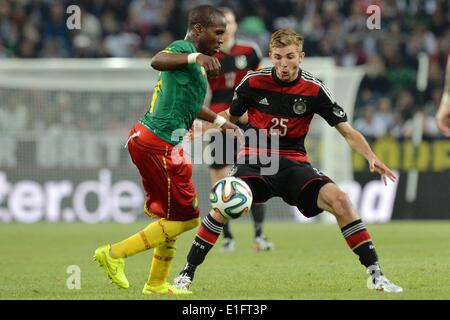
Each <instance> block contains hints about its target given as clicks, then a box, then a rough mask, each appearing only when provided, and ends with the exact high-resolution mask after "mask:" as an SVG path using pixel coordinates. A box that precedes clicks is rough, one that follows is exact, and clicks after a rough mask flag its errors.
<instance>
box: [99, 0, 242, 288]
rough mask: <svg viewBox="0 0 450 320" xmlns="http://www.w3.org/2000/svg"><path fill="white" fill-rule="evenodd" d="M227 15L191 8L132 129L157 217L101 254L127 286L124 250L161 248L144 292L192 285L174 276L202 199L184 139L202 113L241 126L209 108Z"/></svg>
mask: <svg viewBox="0 0 450 320" xmlns="http://www.w3.org/2000/svg"><path fill="white" fill-rule="evenodd" d="M225 29H226V21H225V17H224V15H223V13H222V12H221V11H219V10H217V9H216V8H214V7H212V6H206V5H205V6H199V7H196V8H194V9H192V10H191V11H190V12H189V16H188V31H187V35H186V38H185V39H184V40H178V41H175V42H173V43H172V44H170V45H169V46H168V47H167V48H166V49H165V50H163V51H161V52H159V53H158V54H156V55H155V56H154V57H153V59H152V62H151V66H152V67H153V68H154V69H156V70H158V71H161V73H160V77H159V80H158V82H157V84H156V87H155V89H154V93H153V96H152V98H151V102H150V107H149V110H148V111H147V113H146V114H145V115H144V116H143V117H142V118H141V119H140V120H139V122H138V123H137V124H136V125H135V126H134V127H133V128H132V129H131V131H130V134H129V139H128V143H127V146H128V150H129V153H130V156H131V159H132V161H133V163H134V164H135V165H136V167H137V168H138V170H139V173H140V175H141V177H142V184H143V186H144V190H145V192H146V201H145V205H144V212H145V213H146V214H147V215H148V216H150V217H152V218H155V219H157V220H156V221H155V222H153V223H150V224H149V225H148V226H147V227H146V228H144V229H143V230H141V231H140V232H138V233H136V234H134V235H132V236H131V237H129V238H127V239H125V240H123V241H120V242H117V243H114V244H112V245H109V244H108V245H104V246H101V247H99V248H98V249H97V250H96V251H95V255H94V258H95V260H97V261H98V262H99V264H100V266H101V267H103V269H104V270H105V271H106V274H107V275H108V277H109V278H110V279H111V280H112V282H113V283H115V284H116V285H117V286H118V287H119V288H125V289H126V288H128V287H129V282H128V280H127V278H126V276H125V273H124V266H125V262H124V258H126V257H129V256H132V255H134V254H136V253H139V252H142V251H145V250H148V249H151V248H154V252H153V260H152V263H151V268H150V274H149V277H148V280H147V282H146V284H145V286H144V289H143V291H142V292H143V293H146V294H152V293H163V294H167V293H169V294H170V293H171V294H178V293H186V292H183V291H181V290H177V289H175V288H171V285H170V284H169V283H168V282H166V278H167V275H168V273H169V270H170V266H171V263H172V261H173V258H174V256H175V252H176V241H177V237H178V236H179V235H180V234H181V233H183V232H185V231H187V230H190V229H192V228H195V227H196V226H198V224H199V207H198V200H197V196H196V193H195V188H194V184H193V181H192V164H191V163H190V162H189V161H188V160H187V159H186V158H185V155H184V153H183V149H182V148H181V147H179V146H177V145H178V144H179V143H180V142H181V141H182V139H183V136H185V134H186V133H187V131H188V130H189V129H190V128H191V126H192V123H193V121H194V120H195V119H196V118H199V119H201V120H205V121H209V122H212V123H213V124H214V125H216V126H217V127H218V128H221V129H222V130H226V129H232V130H235V131H236V132H239V128H238V127H237V126H236V125H234V124H233V123H231V122H229V121H226V120H225V119H224V118H223V117H221V116H218V115H217V114H216V113H214V112H212V111H211V110H209V109H207V108H203V107H202V105H203V100H204V98H205V95H206V87H207V76H208V75H216V74H218V72H219V69H220V63H219V61H218V60H217V58H215V57H212V55H213V54H214V53H216V52H218V51H219V49H220V46H221V44H222V43H223V34H224V32H225Z"/></svg>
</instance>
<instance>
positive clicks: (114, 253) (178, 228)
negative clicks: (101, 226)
mask: <svg viewBox="0 0 450 320" xmlns="http://www.w3.org/2000/svg"><path fill="white" fill-rule="evenodd" d="M199 223H200V218H195V219H191V220H188V221H169V220H166V219H164V218H161V219H159V220H157V221H155V222H152V223H150V224H149V225H148V226H147V227H146V228H145V229H144V230H142V231H139V232H138V233H136V234H135V235H132V236H131V237H129V238H128V239H125V240H123V241H121V242H118V243H115V244H113V245H111V257H113V258H115V259H117V258H126V257H129V256H132V255H135V254H136V253H139V252H142V251H144V250H148V249H150V248H156V247H159V246H160V245H161V244H163V243H165V242H168V241H170V240H171V239H174V238H176V237H177V236H179V235H180V234H181V233H183V232H185V231H188V230H191V229H193V228H195V227H196V226H198V225H199Z"/></svg>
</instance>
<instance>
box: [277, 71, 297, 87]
mask: <svg viewBox="0 0 450 320" xmlns="http://www.w3.org/2000/svg"><path fill="white" fill-rule="evenodd" d="M301 77H302V69H299V71H298V76H297V78H296V79H294V80H292V81H291V82H285V81H281V80H280V78H278V76H277V72H276V71H275V67H273V68H272V79H273V81H275V83H276V84H278V85H280V86H281V87H291V86H294V85H296V84H297V83H298V82H299V81H300V78H301Z"/></svg>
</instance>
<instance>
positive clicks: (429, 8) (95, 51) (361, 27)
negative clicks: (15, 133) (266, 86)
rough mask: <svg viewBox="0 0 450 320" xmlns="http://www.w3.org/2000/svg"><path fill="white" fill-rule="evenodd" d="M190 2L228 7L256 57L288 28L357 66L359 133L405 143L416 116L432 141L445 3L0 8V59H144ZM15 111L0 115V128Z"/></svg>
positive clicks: (447, 38) (103, 3)
mask: <svg viewBox="0 0 450 320" xmlns="http://www.w3.org/2000/svg"><path fill="white" fill-rule="evenodd" d="M74 4H75V5H78V6H79V7H80V8H81V29H80V30H69V29H68V28H67V26H66V20H67V18H68V16H69V14H68V13H66V8H67V7H68V6H70V5H74ZM199 4H212V5H216V6H227V7H230V8H232V9H233V10H234V11H235V13H236V16H237V20H238V23H239V29H238V35H239V37H241V38H247V39H251V40H253V41H255V42H257V43H258V44H259V46H260V47H261V49H262V51H263V53H265V54H266V55H267V48H268V41H269V39H270V35H271V33H272V32H273V31H274V30H276V29H279V28H285V27H288V28H292V29H294V30H296V31H298V32H300V33H302V34H303V35H304V37H305V46H304V50H305V52H306V56H307V57H308V56H331V57H334V58H335V61H336V63H337V64H338V65H340V66H344V67H352V66H364V67H365V68H366V70H367V73H366V76H365V77H364V79H363V81H362V83H361V87H360V90H359V93H358V98H357V102H356V110H355V119H354V122H353V123H354V126H355V127H356V128H357V129H358V130H360V131H361V132H362V133H363V134H364V135H366V136H368V137H378V136H383V135H386V134H391V135H393V136H396V137H409V136H410V135H411V133H412V128H413V123H412V118H413V117H414V115H415V114H417V113H421V114H423V115H424V116H425V121H424V128H423V129H424V130H423V131H424V135H425V136H429V137H434V136H439V132H438V130H437V128H436V125H435V121H434V114H435V112H436V110H437V107H438V105H439V102H440V98H441V95H442V88H443V83H444V72H445V64H446V61H447V57H448V54H449V53H450V1H448V0H420V1H419V0H385V1H381V0H379V1H377V0H372V1H369V0H354V1H350V0H336V1H331V0H247V1H238V0H210V1H195V0H194V1H176V0H83V1H51V0H0V58H9V57H14V58H52V57H64V58H72V57H76V58H84V57H86V58H97V57H99V58H100V57H141V58H142V57H149V58H150V57H151V56H152V55H153V54H155V53H156V52H158V51H159V50H161V49H163V48H165V47H166V46H167V45H168V44H169V43H171V42H172V41H173V40H175V39H181V38H184V36H185V32H186V19H187V17H186V13H187V12H188V10H189V9H191V8H192V7H194V6H197V5H199ZM370 4H376V5H378V6H379V7H380V9H381V29H380V30H376V29H375V30H370V29H368V28H367V26H366V21H367V18H368V16H369V14H367V13H366V8H367V6H368V5H370ZM420 52H424V53H426V54H427V55H428V56H429V57H430V65H429V74H428V88H427V90H426V91H425V92H418V90H417V89H416V77H417V67H418V58H417V57H418V54H419V53H420ZM309 71H310V72H312V73H314V70H309ZM55 99H56V100H57V99H60V100H61V99H62V100H61V101H63V102H64V99H63V98H61V97H60V98H55ZM66 99H67V97H66ZM61 101H60V102H61ZM136 107H137V108H138V107H139V106H136ZM343 107H344V108H345V106H343ZM142 108H144V107H142ZM15 110H16V109H15V108H14V110H13V109H11V110H7V109H6V108H3V107H2V108H0V113H3V119H4V120H5V121H0V129H1V127H2V125H3V126H4V125H8V121H7V120H6V119H8V117H7V112H10V113H14V112H16V111H15ZM142 112H143V109H142ZM1 118H2V116H1V115H0V119H1ZM2 123H3V124H2Z"/></svg>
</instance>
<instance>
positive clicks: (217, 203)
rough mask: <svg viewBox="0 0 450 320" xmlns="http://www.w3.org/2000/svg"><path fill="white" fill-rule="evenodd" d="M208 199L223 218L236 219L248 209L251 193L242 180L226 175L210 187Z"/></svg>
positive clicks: (250, 203) (251, 198)
mask: <svg viewBox="0 0 450 320" xmlns="http://www.w3.org/2000/svg"><path fill="white" fill-rule="evenodd" d="M209 201H211V205H212V207H213V209H214V210H216V211H218V212H219V213H220V214H221V215H222V216H223V217H224V218H225V219H228V220H230V219H237V218H239V217H241V216H243V215H245V214H247V213H248V211H249V210H250V207H251V206H252V201H253V194H252V191H251V190H250V187H249V186H248V184H247V183H245V182H244V180H242V179H239V178H236V177H227V178H224V179H221V180H219V181H217V183H216V184H215V185H214V186H213V187H212V189H211V193H210V194H209Z"/></svg>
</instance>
